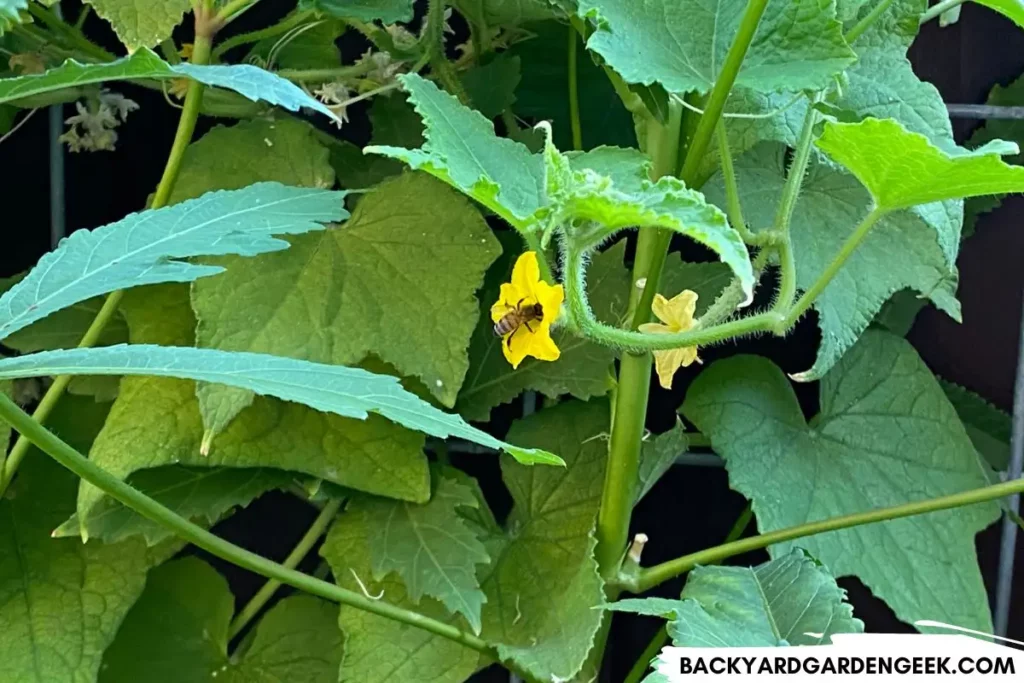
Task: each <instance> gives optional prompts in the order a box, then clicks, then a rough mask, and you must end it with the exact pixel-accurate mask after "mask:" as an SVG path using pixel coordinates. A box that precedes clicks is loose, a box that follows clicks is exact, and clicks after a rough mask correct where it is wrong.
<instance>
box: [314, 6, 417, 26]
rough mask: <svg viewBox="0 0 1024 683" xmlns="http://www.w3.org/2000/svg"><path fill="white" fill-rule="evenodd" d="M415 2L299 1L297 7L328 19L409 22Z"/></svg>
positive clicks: (388, 22) (390, 22) (391, 22)
mask: <svg viewBox="0 0 1024 683" xmlns="http://www.w3.org/2000/svg"><path fill="white" fill-rule="evenodd" d="M414 2H415V0H301V2H300V4H299V7H300V8H303V9H315V10H319V11H320V12H323V13H324V14H326V15H327V16H329V17H336V18H338V19H359V20H360V21H381V22H383V23H385V24H393V23H394V22H396V21H411V20H412V16H413V4H414Z"/></svg>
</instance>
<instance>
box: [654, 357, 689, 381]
mask: <svg viewBox="0 0 1024 683" xmlns="http://www.w3.org/2000/svg"><path fill="white" fill-rule="evenodd" d="M685 350H686V349H669V350H667V351H655V352H654V369H655V370H657V371H658V382H659V383H660V384H661V386H662V388H664V389H671V388H672V378H673V377H674V376H675V374H676V370H678V369H679V366H680V365H681V363H680V361H681V360H682V356H683V352H684V351H685Z"/></svg>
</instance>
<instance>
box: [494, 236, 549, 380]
mask: <svg viewBox="0 0 1024 683" xmlns="http://www.w3.org/2000/svg"><path fill="white" fill-rule="evenodd" d="M564 297H565V294H564V293H563V291H562V285H549V284H548V283H546V282H544V281H543V280H541V279H540V266H539V265H538V264H537V253H536V252H533V251H527V252H523V254H522V255H521V256H520V257H519V259H518V260H517V261H516V265H515V268H513V269H512V282H506V283H505V284H503V285H502V286H501V296H500V297H499V298H498V301H497V302H496V303H495V304H494V305H493V306H491V320H493V321H494V323H495V326H494V327H495V332H499V333H501V335H502V337H501V350H502V352H503V353H504V354H505V359H506V360H507V361H508V362H509V363H511V364H512V367H513V368H518V367H519V364H520V363H522V362H523V359H524V358H526V357H527V356H533V357H534V358H536V359H538V360H558V356H559V355H560V354H561V352H560V351H559V350H558V347H557V346H556V345H555V342H554V340H553V339H551V323H553V322H554V321H555V319H556V318H557V317H558V313H559V311H560V310H561V308H562V300H563V299H564ZM538 305H539V307H540V308H539V309H538V308H535V307H536V306H538ZM502 321H504V322H502ZM505 330H507V331H505Z"/></svg>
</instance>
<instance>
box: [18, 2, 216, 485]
mask: <svg viewBox="0 0 1024 683" xmlns="http://www.w3.org/2000/svg"><path fill="white" fill-rule="evenodd" d="M196 27H197V30H196V39H195V46H194V47H193V51H192V63H193V64H206V63H207V61H208V60H209V57H210V47H211V44H212V36H211V35H210V34H208V33H206V32H205V31H202V30H199V27H200V22H197V24H196ZM202 101H203V85H202V84H201V83H199V82H197V81H192V82H191V83H189V87H188V94H187V95H185V104H184V106H183V107H182V110H181V118H180V119H179V120H178V131H177V133H176V134H175V136H174V143H173V144H172V145H171V151H170V153H169V154H168V157H167V163H166V165H165V166H164V173H163V176H162V177H161V178H160V184H159V185H158V186H157V188H156V193H155V194H154V196H153V202H152V203H151V204H150V208H153V209H158V208H160V207H162V206H164V205H166V204H167V200H168V199H169V198H170V196H171V190H173V189H174V183H175V181H176V180H177V179H178V172H179V170H180V169H181V161H182V158H183V157H184V155H185V149H186V148H187V147H188V145H189V143H190V142H191V141H192V133H193V132H194V131H195V127H196V119H197V118H199V105H200V104H201V103H202ZM122 296H123V292H121V291H114V292H111V293H110V294H108V295H107V298H106V300H105V301H104V302H103V307H102V308H100V311H99V313H97V314H96V318H95V319H93V321H92V324H90V325H89V329H88V330H86V332H85V335H84V336H83V337H82V340H81V341H80V342H79V343H78V346H79V348H89V347H92V346H95V345H96V342H98V341H99V338H100V335H101V334H102V333H103V330H104V328H106V326H107V323H108V322H110V320H111V318H113V317H114V314H115V313H116V312H117V307H118V305H119V304H120V302H121V297H122ZM70 382H71V377H70V376H69V375H60V376H58V377H57V378H56V379H54V381H53V384H51V385H50V387H49V389H47V390H46V393H45V394H44V395H43V398H42V399H41V400H40V401H39V405H38V406H37V407H36V409H35V411H34V412H33V413H32V419H34V420H36V421H37V422H38V423H39V424H42V423H44V422H45V421H46V418H47V417H49V416H50V413H51V412H52V411H53V409H54V407H56V405H57V402H58V401H60V397H61V396H62V395H63V394H64V391H65V390H66V389H67V387H68V384H69V383H70ZM29 446H30V443H29V440H28V439H26V438H25V437H24V436H21V437H18V440H17V441H16V442H15V444H14V447H13V448H11V452H10V455H9V456H8V457H7V459H6V460H5V461H4V466H3V472H2V473H0V495H3V492H4V491H6V490H7V487H8V486H10V484H11V481H12V480H13V479H14V475H15V473H16V472H17V471H18V467H19V466H20V465H21V462H22V460H24V459H25V456H26V455H27V454H28V452H29Z"/></svg>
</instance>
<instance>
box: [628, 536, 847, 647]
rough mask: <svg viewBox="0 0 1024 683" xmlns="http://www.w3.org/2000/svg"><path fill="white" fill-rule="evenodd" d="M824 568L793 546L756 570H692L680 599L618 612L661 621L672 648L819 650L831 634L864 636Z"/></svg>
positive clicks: (640, 603)
mask: <svg viewBox="0 0 1024 683" xmlns="http://www.w3.org/2000/svg"><path fill="white" fill-rule="evenodd" d="M845 597H846V591H844V590H843V589H842V588H840V587H839V586H838V585H836V580H835V579H834V578H833V577H832V575H831V574H829V573H828V571H827V570H826V569H825V568H824V567H822V566H821V565H819V564H817V563H816V562H815V561H814V560H813V559H811V558H810V557H808V556H807V555H806V553H804V552H803V551H802V550H800V549H797V548H794V549H793V550H791V551H790V552H788V553H786V554H782V555H780V556H779V557H777V558H776V559H774V560H770V561H769V562H765V563H764V564H762V565H758V566H757V567H697V568H695V569H694V570H693V571H691V572H690V574H689V576H687V579H686V586H685V588H683V594H682V597H681V599H679V600H667V599H665V598H647V599H642V598H635V599H628V600H620V601H619V602H616V603H612V604H611V605H609V608H610V609H613V610H615V611H619V612H636V613H639V614H647V615H653V616H664V617H665V618H667V619H668V620H669V623H668V633H669V636H670V637H671V638H672V644H673V645H675V646H677V647H777V646H784V645H821V644H823V643H828V642H829V641H830V640H831V636H832V635H833V634H835V633H862V632H863V631H864V623H863V622H862V621H860V620H859V619H855V618H854V617H853V608H852V607H851V606H850V605H849V604H848V603H846V602H844V601H843V599H844V598H845Z"/></svg>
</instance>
